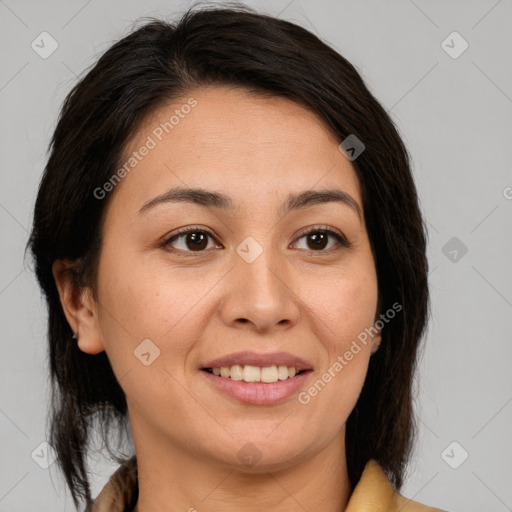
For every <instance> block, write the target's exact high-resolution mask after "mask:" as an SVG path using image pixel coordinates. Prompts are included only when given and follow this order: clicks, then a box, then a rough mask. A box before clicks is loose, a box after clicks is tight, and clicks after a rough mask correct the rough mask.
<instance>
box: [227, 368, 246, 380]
mask: <svg viewBox="0 0 512 512" xmlns="http://www.w3.org/2000/svg"><path fill="white" fill-rule="evenodd" d="M230 374H231V379H232V380H242V379H243V378H244V368H243V366H240V365H239V364H234V365H233V366H232V367H231V370H230Z"/></svg>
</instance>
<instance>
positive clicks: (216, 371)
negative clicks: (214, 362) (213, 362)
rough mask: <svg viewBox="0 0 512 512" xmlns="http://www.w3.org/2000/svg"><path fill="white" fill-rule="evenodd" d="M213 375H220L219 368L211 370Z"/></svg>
mask: <svg viewBox="0 0 512 512" xmlns="http://www.w3.org/2000/svg"><path fill="white" fill-rule="evenodd" d="M212 371H213V375H220V368H213V370H212Z"/></svg>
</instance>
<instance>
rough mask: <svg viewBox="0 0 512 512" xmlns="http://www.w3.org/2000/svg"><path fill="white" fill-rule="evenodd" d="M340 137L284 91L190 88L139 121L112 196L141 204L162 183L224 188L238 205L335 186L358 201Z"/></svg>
mask: <svg viewBox="0 0 512 512" xmlns="http://www.w3.org/2000/svg"><path fill="white" fill-rule="evenodd" d="M338 143H339V141H337V139H336V137H335V136H334V135H333V134H332V133H331V132H330V131H329V130H328V128H327V127H326V125H325V123H324V122H323V121H322V120H321V119H320V118H319V117H318V116H317V115H316V114H314V113H313V112H312V111H310V110H308V109H306V108H305V107H303V106H301V105H299V104H297V103H295V102H293V101H290V100H288V99H286V98H281V97H268V96H261V95H257V94H255V93H251V92H250V91H248V90H245V89H241V88H233V87H221V86H216V87H205V88H199V89H194V90H192V91H190V92H189V93H187V94H185V95H184V96H183V97H181V98H179V99H176V100H173V101H172V102H170V103H168V104H166V105H164V106H161V107H160V108H158V109H157V110H155V111H154V112H153V113H152V114H151V115H149V116H148V117H147V118H146V119H145V120H144V122H143V123H142V125H141V127H140V128H139V130H138V131H137V133H135V135H134V137H133V138H132V139H131V140H130V141H129V143H128V144H127V148H126V151H125V154H124V156H123V159H122V161H121V162H120V165H119V167H121V166H123V165H124V166H125V167H126V168H128V169H129V172H126V173H125V176H126V177H125V178H123V180H122V183H121V184H120V185H122V186H121V187H119V188H120V189H125V191H124V192H122V191H121V190H116V195H117V194H120V195H121V196H123V197H124V199H132V200H133V201H134V202H138V203H139V207H140V206H142V203H144V202H146V201H144V199H146V200H147V199H148V198H149V199H150V198H151V197H152V196H156V195H158V194H161V193H162V192H164V191H165V190H166V189H167V188H171V187H176V186H180V187H198V186H200V187H201V188H203V189H211V190H216V191H219V190H222V191H224V193H225V195H227V196H230V197H232V198H233V201H234V209H235V210H237V211H240V209H241V208H243V207H244V205H245V206H249V205H252V207H257V206H258V205H261V206H262V207H263V202H262V201H263V200H265V202H266V204H268V201H273V200H276V201H278V200H279V201H281V200H282V199H283V198H284V196H288V195H289V194H290V193H297V192H301V191H303V190H307V189H326V188H338V189H341V190H344V191H346V192H348V193H349V194H350V195H352V196H353V197H354V199H355V200H356V202H357V203H360V198H359V183H358V180H357V177H356V174H355V172H354V169H353V167H352V165H351V163H350V162H349V161H348V159H347V158H346V157H345V156H344V155H343V154H342V153H341V152H340V151H339V149H338ZM142 153H144V155H142ZM135 154H136V155H135ZM130 163H131V164H135V165H130ZM126 164H128V165H126ZM141 202H142V203H141ZM134 206H135V205H134ZM232 209H233V208H232Z"/></svg>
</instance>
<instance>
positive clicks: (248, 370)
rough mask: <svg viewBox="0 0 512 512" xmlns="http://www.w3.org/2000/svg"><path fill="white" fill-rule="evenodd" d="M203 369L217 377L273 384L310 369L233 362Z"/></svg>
mask: <svg viewBox="0 0 512 512" xmlns="http://www.w3.org/2000/svg"><path fill="white" fill-rule="evenodd" d="M203 371H206V372H208V373H211V374H213V375H216V376H217V377H219V378H224V379H231V380H235V381H244V382H261V383H265V384H273V383H275V382H279V381H285V380H288V379H292V378H294V377H296V376H297V375H300V374H302V373H305V372H308V371H311V370H297V369H296V368H295V367H293V366H285V365H279V366H277V365H274V366H263V367H261V366H252V365H240V364H234V365H232V366H222V367H220V368H203Z"/></svg>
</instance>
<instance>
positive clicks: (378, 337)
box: [371, 316, 382, 355]
mask: <svg viewBox="0 0 512 512" xmlns="http://www.w3.org/2000/svg"><path fill="white" fill-rule="evenodd" d="M378 318H379V317H378V316H376V317H375V322H374V324H373V325H374V327H375V329H377V331H378V333H377V334H375V335H374V336H372V341H371V354H372V355H373V354H375V352H377V350H379V347H380V344H381V342H382V328H379V327H377V325H376V324H377V320H378ZM381 323H382V322H381Z"/></svg>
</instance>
